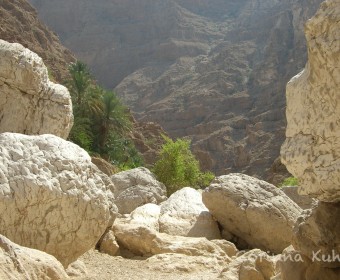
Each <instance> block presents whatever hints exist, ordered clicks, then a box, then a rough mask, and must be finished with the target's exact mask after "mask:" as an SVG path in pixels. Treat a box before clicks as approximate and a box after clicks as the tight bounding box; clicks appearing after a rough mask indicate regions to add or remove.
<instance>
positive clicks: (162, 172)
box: [153, 136, 215, 195]
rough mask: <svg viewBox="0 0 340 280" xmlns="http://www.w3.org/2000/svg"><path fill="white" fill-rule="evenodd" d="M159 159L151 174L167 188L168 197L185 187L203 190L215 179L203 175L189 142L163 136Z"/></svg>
mask: <svg viewBox="0 0 340 280" xmlns="http://www.w3.org/2000/svg"><path fill="white" fill-rule="evenodd" d="M163 137H164V139H165V141H166V142H165V144H164V145H163V146H162V150H161V152H160V158H159V160H158V161H157V162H156V163H155V166H154V169H153V172H154V173H155V175H156V177H157V179H158V180H159V181H160V182H162V183H164V184H165V186H166V187H167V192H168V195H171V194H172V193H174V192H175V191H177V190H179V189H181V188H183V187H186V186H190V187H194V188H203V187H206V186H208V185H209V184H210V182H211V181H212V180H213V178H214V177H215V176H214V174H212V173H211V172H206V173H203V172H201V170H200V166H199V162H198V161H197V159H196V158H195V157H194V155H193V154H192V153H191V151H190V144H191V142H190V141H189V140H185V139H177V140H176V141H173V140H172V139H170V138H168V137H165V136H163Z"/></svg>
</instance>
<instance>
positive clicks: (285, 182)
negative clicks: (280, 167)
mask: <svg viewBox="0 0 340 280" xmlns="http://www.w3.org/2000/svg"><path fill="white" fill-rule="evenodd" d="M298 184H299V180H298V179H297V178H295V177H288V178H286V179H284V180H283V182H282V183H281V185H280V187H285V186H297V185H298Z"/></svg>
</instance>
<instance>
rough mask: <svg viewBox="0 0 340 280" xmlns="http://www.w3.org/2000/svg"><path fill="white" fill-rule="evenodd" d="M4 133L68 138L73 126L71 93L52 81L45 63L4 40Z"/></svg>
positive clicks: (0, 103) (0, 70)
mask: <svg viewBox="0 0 340 280" xmlns="http://www.w3.org/2000/svg"><path fill="white" fill-rule="evenodd" d="M0 57H1V59H0V133H1V132H16V133H22V134H47V133H48V134H54V135H57V136H59V137H62V138H64V139H66V138H67V136H68V134H69V132H70V130H71V128H72V124H73V114H72V103H71V97H70V94H69V92H68V90H67V89H66V88H65V87H64V86H62V85H59V84H55V83H53V82H51V81H50V80H49V77H48V71H47V68H46V66H45V65H44V63H43V61H42V59H41V58H40V57H39V56H38V55H37V54H35V53H34V52H32V51H30V50H29V49H26V48H24V47H23V46H22V45H20V44H17V43H14V44H11V43H8V42H6V41H3V40H1V39H0Z"/></svg>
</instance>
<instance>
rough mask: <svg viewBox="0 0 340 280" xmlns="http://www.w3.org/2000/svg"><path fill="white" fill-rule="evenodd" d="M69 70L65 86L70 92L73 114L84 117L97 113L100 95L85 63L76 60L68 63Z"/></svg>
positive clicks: (99, 105) (99, 107) (99, 106)
mask: <svg viewBox="0 0 340 280" xmlns="http://www.w3.org/2000/svg"><path fill="white" fill-rule="evenodd" d="M69 72H70V75H71V79H70V80H68V81H67V86H68V88H69V90H70V93H71V97H72V102H73V108H74V114H79V115H80V116H81V117H85V116H88V114H96V113H98V112H99V111H100V110H101V103H100V97H99V95H98V91H97V90H95V86H94V82H93V78H92V76H91V74H90V71H89V69H88V67H87V65H86V64H85V63H83V62H81V61H77V62H75V63H73V64H71V65H70V67H69Z"/></svg>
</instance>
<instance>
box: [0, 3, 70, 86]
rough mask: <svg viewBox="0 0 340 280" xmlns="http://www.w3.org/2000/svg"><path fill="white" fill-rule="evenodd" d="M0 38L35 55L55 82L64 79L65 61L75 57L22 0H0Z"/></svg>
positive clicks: (65, 71)
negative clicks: (42, 62)
mask: <svg viewBox="0 0 340 280" xmlns="http://www.w3.org/2000/svg"><path fill="white" fill-rule="evenodd" d="M0 38H1V39H3V40H6V41H8V42H11V43H20V44H22V45H23V46H25V47H26V48H29V49H30V50H32V51H34V52H36V53H37V54H39V56H41V57H42V58H43V60H44V62H45V64H46V65H47V67H48V69H49V70H50V71H51V74H52V75H53V77H54V78H55V79H56V80H57V81H58V82H62V81H64V80H65V77H66V74H67V67H68V64H69V63H70V62H72V61H74V59H75V58H74V56H73V55H72V53H71V52H70V51H69V50H68V49H66V48H65V47H64V46H63V45H62V44H61V43H60V41H59V38H58V37H57V36H56V35H55V34H54V33H53V32H52V31H51V30H49V29H48V28H47V27H46V26H45V25H44V24H43V23H42V22H40V21H39V19H38V16H37V13H36V11H35V9H34V8H33V7H32V6H31V5H30V4H29V3H28V2H27V1H26V0H0Z"/></svg>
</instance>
